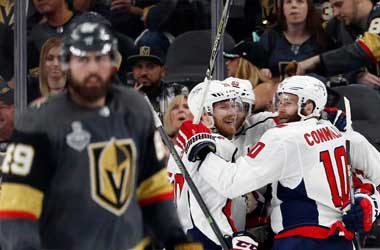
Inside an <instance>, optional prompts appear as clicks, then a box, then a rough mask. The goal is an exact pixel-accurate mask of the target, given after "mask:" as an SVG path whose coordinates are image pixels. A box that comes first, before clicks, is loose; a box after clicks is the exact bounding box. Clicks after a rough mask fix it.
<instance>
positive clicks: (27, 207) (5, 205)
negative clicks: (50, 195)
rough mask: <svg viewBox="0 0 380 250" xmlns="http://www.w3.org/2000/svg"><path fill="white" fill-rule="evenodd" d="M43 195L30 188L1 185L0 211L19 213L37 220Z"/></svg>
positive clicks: (23, 185)
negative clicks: (27, 214) (29, 215)
mask: <svg viewBox="0 0 380 250" xmlns="http://www.w3.org/2000/svg"><path fill="white" fill-rule="evenodd" d="M43 197H44V194H43V193H42V192H41V191H40V190H38V189H36V188H33V187H32V186H29V185H26V184H16V183H7V182H5V183H2V184H1V191H0V211H20V212H28V213H31V214H33V215H34V216H35V217H36V218H39V217H40V215H41V211H42V200H43Z"/></svg>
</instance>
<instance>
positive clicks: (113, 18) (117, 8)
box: [74, 0, 158, 40]
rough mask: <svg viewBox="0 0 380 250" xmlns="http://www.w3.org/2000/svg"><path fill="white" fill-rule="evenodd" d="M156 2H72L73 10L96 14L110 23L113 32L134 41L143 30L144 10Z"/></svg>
mask: <svg viewBox="0 0 380 250" xmlns="http://www.w3.org/2000/svg"><path fill="white" fill-rule="evenodd" d="M156 2H158V0H149V1H141V0H136V1H135V0H133V1H132V0H117V1H99V0H74V10H75V11H78V12H86V11H94V12H97V13H99V14H101V15H102V16H104V17H105V18H107V19H108V20H109V21H110V23H111V24H112V27H113V29H114V32H115V31H117V32H120V33H122V34H124V35H127V36H128V37H131V38H132V39H133V40H134V39H136V37H138V36H139V34H141V32H142V31H143V30H144V22H143V20H142V16H143V11H144V8H145V7H147V6H149V5H150V4H154V3H156Z"/></svg>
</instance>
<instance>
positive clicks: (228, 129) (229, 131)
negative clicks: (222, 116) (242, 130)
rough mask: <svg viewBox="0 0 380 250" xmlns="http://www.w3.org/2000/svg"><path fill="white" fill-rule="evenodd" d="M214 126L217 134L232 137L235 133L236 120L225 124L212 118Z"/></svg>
mask: <svg viewBox="0 0 380 250" xmlns="http://www.w3.org/2000/svg"><path fill="white" fill-rule="evenodd" d="M214 122H215V127H216V129H217V130H218V132H219V134H221V135H223V136H224V137H227V138H232V136H234V135H235V134H236V127H235V126H236V123H235V122H236V121H235V122H233V123H229V124H226V123H224V122H223V121H219V120H218V119H215V118H214Z"/></svg>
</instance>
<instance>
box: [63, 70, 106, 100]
mask: <svg viewBox="0 0 380 250" xmlns="http://www.w3.org/2000/svg"><path fill="white" fill-rule="evenodd" d="M67 77H68V87H69V88H70V89H71V90H72V91H74V92H75V93H76V94H77V95H78V96H80V97H81V98H83V99H84V100H86V101H88V102H95V101H97V100H99V99H100V98H102V97H104V96H106V95H107V92H108V90H109V89H110V87H111V84H112V81H111V79H112V74H111V75H110V76H109V77H108V78H107V79H106V80H103V79H102V78H101V77H99V76H98V75H96V74H91V75H89V76H87V77H86V78H85V79H84V80H83V81H79V80H77V79H75V77H73V75H72V74H71V72H70V71H69V72H68V74H67ZM92 77H94V78H96V80H97V81H98V82H99V83H100V84H98V86H90V87H89V86H87V82H89V80H90V79H91V78H92Z"/></svg>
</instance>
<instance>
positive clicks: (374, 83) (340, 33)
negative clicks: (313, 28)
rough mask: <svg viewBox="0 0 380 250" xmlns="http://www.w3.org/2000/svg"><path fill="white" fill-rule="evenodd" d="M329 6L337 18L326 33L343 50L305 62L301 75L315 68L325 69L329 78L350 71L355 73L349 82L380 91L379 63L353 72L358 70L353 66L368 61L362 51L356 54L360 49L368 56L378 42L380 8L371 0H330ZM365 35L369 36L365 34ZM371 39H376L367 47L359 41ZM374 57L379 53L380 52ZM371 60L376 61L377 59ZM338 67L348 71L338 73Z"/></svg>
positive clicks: (371, 40) (301, 68)
mask: <svg viewBox="0 0 380 250" xmlns="http://www.w3.org/2000/svg"><path fill="white" fill-rule="evenodd" d="M330 4H331V6H332V8H333V13H334V18H333V19H332V20H331V21H330V22H329V24H328V26H327V31H328V35H329V36H331V37H332V38H333V39H332V40H333V41H334V42H335V47H340V48H339V49H338V50H334V51H330V52H326V53H322V54H320V55H317V56H314V57H312V58H309V59H307V60H305V61H302V62H301V63H300V64H299V69H298V73H304V72H305V71H310V70H313V69H315V68H316V67H317V66H322V69H323V70H325V71H326V73H327V74H328V75H332V74H334V73H348V72H351V73H353V77H351V78H349V79H348V81H350V82H356V83H362V84H366V85H369V86H371V87H377V88H379V87H380V78H379V75H380V71H379V64H378V63H377V64H376V63H373V64H372V65H368V66H367V68H366V69H365V68H362V69H361V70H356V71H350V69H351V68H355V67H353V66H355V65H356V64H358V63H359V64H360V62H364V61H365V59H364V60H363V59H362V58H361V54H363V52H361V53H360V51H359V53H358V52H357V51H356V50H357V47H361V46H363V45H364V46H363V47H364V52H365V53H368V52H369V51H371V49H372V47H373V46H374V45H375V44H378V43H379V41H378V39H379V38H378V37H379V35H380V22H379V20H380V8H379V5H377V4H374V2H372V1H371V0H359V1H352V0H345V1H340V0H339V1H337V0H330ZM366 33H367V35H365V34H366ZM363 35H364V36H363ZM371 36H373V37H372V38H371V39H369V40H368V41H369V42H368V43H367V44H365V42H364V41H363V40H362V39H360V40H361V41H359V38H363V37H371ZM355 41H359V43H358V45H359V46H355V45H354V42H355ZM355 47H356V48H355ZM375 54H378V52H376V53H375ZM350 55H351V56H352V57H350ZM371 59H373V61H374V62H376V59H375V58H374V57H372V58H371ZM319 64H321V65H319ZM339 68H343V69H345V70H346V71H345V72H344V71H343V72H342V71H341V70H338V69H339ZM357 68H358V67H357Z"/></svg>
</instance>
